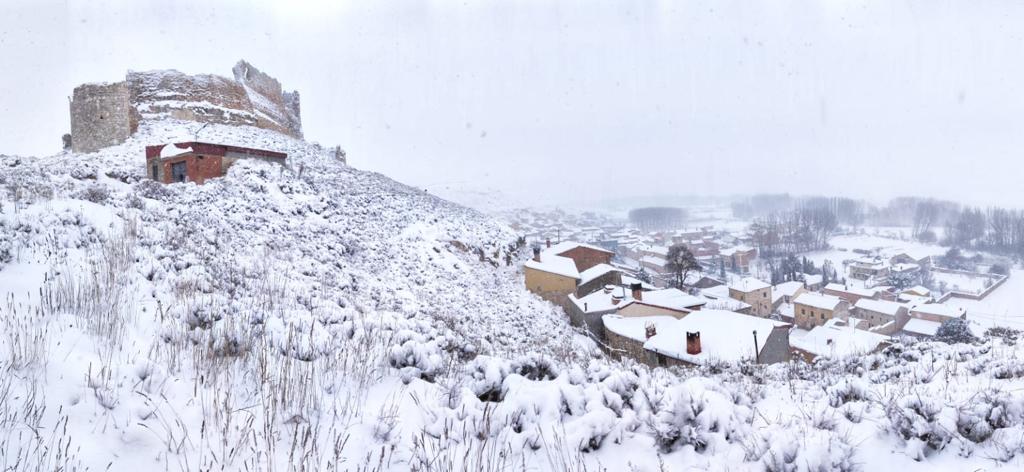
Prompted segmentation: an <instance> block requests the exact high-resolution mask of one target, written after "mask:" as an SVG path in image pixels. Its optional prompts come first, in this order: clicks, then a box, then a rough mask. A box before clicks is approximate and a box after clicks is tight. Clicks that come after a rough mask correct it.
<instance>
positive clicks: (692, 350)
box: [686, 331, 700, 356]
mask: <svg viewBox="0 0 1024 472" xmlns="http://www.w3.org/2000/svg"><path fill="white" fill-rule="evenodd" d="M686 353H687V354H690V355H692V356H695V355H697V354H700V331H697V332H696V333H691V332H689V331H687V332H686Z"/></svg>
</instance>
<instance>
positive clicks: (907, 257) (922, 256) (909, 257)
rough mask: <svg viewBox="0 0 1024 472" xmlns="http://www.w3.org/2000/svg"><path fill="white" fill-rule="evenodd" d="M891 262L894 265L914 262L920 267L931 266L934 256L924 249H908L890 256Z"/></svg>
mask: <svg viewBox="0 0 1024 472" xmlns="http://www.w3.org/2000/svg"><path fill="white" fill-rule="evenodd" d="M889 263H890V264H893V265H896V264H914V265H917V266H919V267H924V268H930V267H931V266H932V256H931V255H929V254H928V253H925V252H923V251H918V250H907V251H903V252H900V253H898V254H896V255H894V256H892V257H890V258H889Z"/></svg>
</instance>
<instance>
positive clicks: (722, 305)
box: [700, 285, 753, 315]
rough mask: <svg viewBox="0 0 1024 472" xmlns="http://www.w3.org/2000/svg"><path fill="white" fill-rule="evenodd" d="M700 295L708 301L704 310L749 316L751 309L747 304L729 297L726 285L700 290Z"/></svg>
mask: <svg viewBox="0 0 1024 472" xmlns="http://www.w3.org/2000/svg"><path fill="white" fill-rule="evenodd" d="M700 295H701V296H702V297H704V298H706V299H708V303H707V304H706V305H704V306H705V308H713V309H716V310H725V311H732V312H735V313H740V314H744V315H750V314H751V309H752V308H753V306H751V305H750V304H749V303H746V302H741V301H739V300H736V299H734V298H732V297H730V296H729V286H728V285H715V286H713V287H707V288H703V289H701V290H700Z"/></svg>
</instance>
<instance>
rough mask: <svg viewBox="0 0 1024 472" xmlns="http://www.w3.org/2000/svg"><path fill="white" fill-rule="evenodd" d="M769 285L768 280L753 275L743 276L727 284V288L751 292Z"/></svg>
mask: <svg viewBox="0 0 1024 472" xmlns="http://www.w3.org/2000/svg"><path fill="white" fill-rule="evenodd" d="M768 287H771V285H769V284H768V282H765V281H763V280H758V279H755V278H753V277H744V278H742V279H740V280H738V281H736V282H733V283H731V284H729V288H731V289H733V290H739V291H741V292H753V291H754V290H761V289H763V288H768Z"/></svg>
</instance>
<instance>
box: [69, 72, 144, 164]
mask: <svg viewBox="0 0 1024 472" xmlns="http://www.w3.org/2000/svg"><path fill="white" fill-rule="evenodd" d="M129 96H130V94H129V90H128V87H127V86H126V85H125V83H124V82H118V83H115V84H85V85H79V86H78V87H75V90H74V92H73V93H72V99H71V110H70V111H71V149H72V150H73V151H75V152H92V151H95V150H97V149H101V148H105V147H108V146H113V145H116V144H120V143H122V142H124V141H125V140H126V139H128V137H129V136H131V134H132V133H133V132H134V131H135V127H134V124H135V123H137V121H133V111H132V107H131V105H130V102H129Z"/></svg>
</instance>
